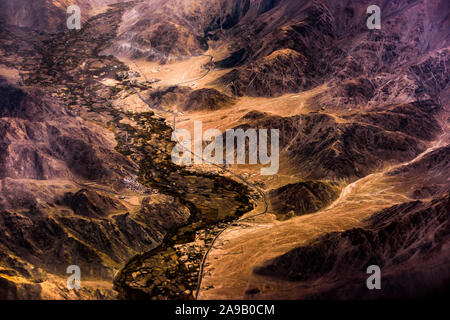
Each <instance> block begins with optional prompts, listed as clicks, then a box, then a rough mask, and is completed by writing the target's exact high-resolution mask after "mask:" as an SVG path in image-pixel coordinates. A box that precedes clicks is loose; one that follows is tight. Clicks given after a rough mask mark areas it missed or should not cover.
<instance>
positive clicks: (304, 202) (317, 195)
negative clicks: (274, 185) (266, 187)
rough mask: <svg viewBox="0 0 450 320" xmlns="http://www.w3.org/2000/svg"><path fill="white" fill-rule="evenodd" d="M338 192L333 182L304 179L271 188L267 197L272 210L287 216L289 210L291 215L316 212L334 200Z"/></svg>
mask: <svg viewBox="0 0 450 320" xmlns="http://www.w3.org/2000/svg"><path fill="white" fill-rule="evenodd" d="M339 193H340V192H339V188H338V187H337V186H336V185H335V184H334V183H327V182H322V181H306V182H299V183H293V184H288V185H286V186H283V187H281V188H278V189H275V190H272V191H271V192H270V193H269V197H270V204H271V208H272V210H273V211H274V212H276V213H280V214H284V215H285V214H288V217H289V214H290V213H291V212H292V213H293V215H303V214H308V213H313V212H317V211H319V210H320V209H323V208H325V207H327V206H328V205H330V204H331V203H332V202H333V201H334V200H336V199H337V197H338V196H339ZM290 217H292V215H291V216H290Z"/></svg>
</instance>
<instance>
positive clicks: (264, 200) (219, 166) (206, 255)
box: [131, 55, 269, 300]
mask: <svg viewBox="0 0 450 320" xmlns="http://www.w3.org/2000/svg"><path fill="white" fill-rule="evenodd" d="M201 56H206V57H209V58H210V61H209V62H210V63H211V62H213V61H214V57H213V56H211V55H201ZM133 63H134V64H135V65H136V67H137V68H138V70H139V72H140V73H141V74H142V76H143V77H144V79H145V80H146V81H148V80H147V78H146V77H145V74H144V73H143V72H142V70H141V69H140V68H139V66H138V65H137V63H136V62H134V61H133ZM210 72H211V68H206V73H205V74H204V75H202V76H201V77H199V78H196V79H192V80H189V81H183V82H181V83H177V84H174V86H178V85H182V84H186V83H190V82H194V81H198V80H201V79H203V78H205V77H206V76H207V75H208V74H209V73H210ZM131 89H132V90H133V92H134V93H135V94H136V95H137V96H138V97H139V99H141V100H142V101H143V102H144V103H145V104H147V106H148V107H149V109H150V110H152V111H158V112H163V113H169V114H171V115H173V129H174V130H175V128H176V121H177V115H178V114H179V113H178V112H177V111H170V110H164V109H162V108H158V107H156V106H153V105H152V104H151V103H149V102H148V101H147V100H145V98H144V97H142V95H141V94H140V92H138V91H137V90H136V89H135V88H133V87H132V86H131ZM174 136H175V140H176V141H175V142H178V143H179V144H180V145H181V146H182V147H183V148H184V149H185V150H186V151H188V152H189V153H190V154H192V155H193V156H194V157H197V158H199V159H201V160H202V161H204V162H205V163H208V164H210V165H213V166H215V167H217V168H220V169H221V170H223V171H225V172H228V173H229V174H231V175H232V176H234V177H235V178H237V179H238V180H240V181H242V182H243V183H244V184H246V185H247V186H249V187H250V188H253V189H254V190H256V191H257V192H258V193H259V195H260V196H261V199H262V201H263V205H264V209H263V211H262V212H260V213H256V214H253V215H251V216H248V217H245V218H242V219H238V220H236V221H234V223H233V224H236V223H239V222H244V221H248V220H250V219H252V218H255V217H258V216H262V215H265V214H266V213H267V211H268V209H269V205H268V202H267V196H266V194H265V192H264V191H263V190H261V189H260V188H259V187H258V186H256V185H255V184H253V183H251V182H250V181H248V180H247V179H246V178H244V177H242V176H240V175H239V174H237V173H235V172H233V171H231V170H229V169H227V168H225V167H222V166H221V165H219V164H217V163H214V162H211V161H209V160H206V159H204V158H203V156H200V155H197V154H196V153H195V152H192V150H190V149H188V148H186V147H185V146H184V145H183V144H182V143H180V141H179V140H178V138H177V136H176V134H175V135H174ZM231 226H232V224H230V225H228V226H227V227H226V228H224V229H223V230H222V231H220V232H219V233H218V234H217V235H216V236H215V237H214V239H213V241H212V242H211V244H210V245H209V247H208V249H207V250H206V252H205V254H204V256H203V259H202V262H201V264H200V271H199V276H198V284H197V290H196V292H195V295H194V297H195V299H196V300H197V299H198V295H199V293H200V289H201V285H202V281H203V278H204V271H205V265H206V260H207V259H208V255H209V253H210V252H211V251H212V249H213V248H214V245H215V244H216V242H217V240H218V239H219V238H220V236H221V235H222V234H223V233H224V232H225V231H226V230H228V229H229V228H230V227H231Z"/></svg>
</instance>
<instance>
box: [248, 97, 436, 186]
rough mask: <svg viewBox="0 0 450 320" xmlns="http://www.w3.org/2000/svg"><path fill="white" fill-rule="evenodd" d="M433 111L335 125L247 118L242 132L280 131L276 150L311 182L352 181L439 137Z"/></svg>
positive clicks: (395, 112)
mask: <svg viewBox="0 0 450 320" xmlns="http://www.w3.org/2000/svg"><path fill="white" fill-rule="evenodd" d="M436 108H437V109H439V107H438V106H437V105H436V104H434V103H430V102H415V103H410V104H402V105H393V106H390V107H386V108H383V109H378V110H377V109H374V110H373V111H371V112H366V113H362V112H360V113H354V114H350V115H347V116H343V119H342V120H340V119H339V118H337V117H333V116H330V115H327V114H323V113H309V114H305V115H300V116H293V117H280V116H274V115H270V114H264V113H259V112H250V113H248V114H247V115H245V116H244V117H242V119H241V122H242V123H243V126H245V127H252V128H280V150H283V154H284V155H285V156H286V157H288V158H289V159H290V160H291V163H293V164H294V165H295V166H296V167H297V168H298V169H299V170H301V172H304V173H305V175H306V176H307V177H309V178H311V179H327V178H330V177H335V178H355V177H363V176H365V175H367V174H368V173H369V172H371V171H373V170H375V169H377V168H380V167H382V165H383V163H388V162H392V161H394V162H402V161H405V160H408V159H409V160H411V159H413V158H414V157H416V156H417V155H419V154H420V153H421V152H423V151H424V150H425V149H426V146H425V144H424V142H423V141H432V140H433V139H435V138H436V137H437V136H438V134H439V133H440V132H441V130H440V128H439V125H438V123H437V121H436V120H435V119H434V118H433V117H430V116H429V115H430V114H433V112H436V110H437V109H436Z"/></svg>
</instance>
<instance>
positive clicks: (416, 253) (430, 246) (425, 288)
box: [255, 194, 450, 299]
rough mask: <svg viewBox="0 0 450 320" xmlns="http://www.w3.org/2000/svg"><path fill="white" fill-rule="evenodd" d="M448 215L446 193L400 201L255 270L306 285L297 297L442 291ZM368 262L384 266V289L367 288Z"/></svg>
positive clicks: (446, 261)
mask: <svg viewBox="0 0 450 320" xmlns="http://www.w3.org/2000/svg"><path fill="white" fill-rule="evenodd" d="M449 215H450V197H449V195H448V194H447V195H445V196H443V197H442V198H438V199H435V200H433V201H429V202H420V201H416V202H409V203H404V204H401V205H396V206H393V207H391V208H388V209H385V210H383V211H381V212H379V213H377V214H375V215H374V216H372V217H370V218H369V219H368V220H367V221H366V225H365V227H363V228H358V229H352V230H348V231H345V232H336V233H331V234H327V235H325V236H323V237H321V238H319V239H316V240H315V241H314V242H312V243H310V244H309V245H306V246H303V247H300V248H297V249H294V250H292V251H290V252H288V253H286V254H284V255H282V256H280V257H278V258H275V259H274V260H273V261H270V262H268V263H267V265H265V266H262V267H260V268H258V269H256V270H255V272H256V273H257V274H260V275H264V276H270V277H277V278H280V279H284V280H287V281H296V282H302V283H304V288H305V289H304V292H305V293H304V294H302V293H301V292H298V293H294V294H293V296H295V297H296V298H300V297H303V298H324V299H336V298H339V299H355V298H364V299H367V298H381V297H383V298H388V297H390V298H395V297H403V298H406V297H409V298H413V297H415V298H417V297H425V296H427V294H433V295H435V296H436V295H443V294H444V293H445V290H446V289H448V284H449V281H450V273H449V270H450V269H449V266H450V260H449V257H450V256H449V253H450V252H449V243H450V226H449V221H450V219H449V218H450V216H449ZM370 265H378V266H379V267H380V268H381V272H382V274H381V275H382V278H381V283H382V290H372V291H369V290H368V289H367V287H366V279H367V277H368V276H369V275H367V273H366V269H367V267H368V266H370ZM314 281H317V282H316V283H315V284H313V282H314ZM310 288H313V291H314V293H311V291H310V290H309V289H310Z"/></svg>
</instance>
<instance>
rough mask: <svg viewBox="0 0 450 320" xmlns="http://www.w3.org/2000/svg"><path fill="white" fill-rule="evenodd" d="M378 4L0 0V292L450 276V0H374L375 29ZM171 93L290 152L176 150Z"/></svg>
mask: <svg viewBox="0 0 450 320" xmlns="http://www.w3.org/2000/svg"><path fill="white" fill-rule="evenodd" d="M71 4H77V5H79V6H80V7H81V9H82V18H83V26H82V29H81V30H80V31H68V30H66V28H65V19H66V8H67V6H68V5H71ZM371 4H373V3H372V2H371V1H369V0H363V1H335V0H275V1H274V0H165V1H163V0H154V1H129V2H127V1H119V0H75V1H66V0H61V1H50V0H39V1H23V0H22V1H10V0H4V1H2V2H1V3H0V96H1V98H2V99H1V101H0V132H1V133H2V134H1V135H0V151H1V152H0V187H1V189H0V190H1V192H0V213H1V214H0V230H1V232H0V240H1V241H0V243H1V244H0V282H1V286H0V298H9V299H18V298H19V299H20V298H26V299H33V298H34V299H36V298H37V299H39V298H64V299H85V298H95V299H102V298H112V297H120V298H123V299H136V298H139V299H140V298H154V299H155V298H156V299H168V298H169V299H192V298H194V292H195V291H196V289H197V286H198V284H199V280H200V288H198V289H199V290H200V297H201V298H385V297H416V296H421V295H424V294H428V293H430V292H431V293H433V294H440V293H441V292H442V290H446V288H448V281H449V275H448V272H446V270H448V263H449V261H448V257H449V252H448V246H449V239H450V238H449V236H448V235H449V231H450V230H449V228H448V223H447V222H448V212H449V210H448V191H449V180H448V169H449V168H448V167H449V157H450V152H449V149H448V145H449V143H450V139H449V121H450V117H449V114H448V112H449V111H450V107H449V104H450V85H449V83H450V76H449V73H448V71H447V70H449V64H450V61H449V59H450V54H449V50H450V47H449V44H450V43H449V42H450V34H449V30H450V19H449V14H448V13H449V12H450V4H449V2H448V1H445V0H433V1H432V0H395V1H391V0H381V1H378V5H379V6H380V8H381V10H382V28H381V29H380V30H369V29H368V28H367V27H366V19H367V17H368V15H367V13H366V9H367V7H368V6H369V5H371ZM106 5H110V6H106ZM56 32H58V33H56ZM207 60H208V61H207ZM164 110H165V111H169V112H165V111H164ZM175 110H178V111H182V112H183V113H182V114H181V113H180V114H179V115H178V121H179V122H178V123H176V127H177V128H178V127H181V128H185V129H191V125H192V123H193V121H194V120H200V121H203V123H204V128H205V129H207V128H218V129H220V130H226V129H230V128H254V129H272V128H273V129H279V130H280V172H279V173H278V174H277V175H274V176H272V177H261V176H260V175H259V174H258V173H257V172H259V171H257V170H255V169H254V168H251V167H249V166H243V167H239V166H228V167H227V166H224V167H220V166H219V167H214V166H207V165H202V166H200V165H194V166H177V165H175V164H173V162H172V161H171V151H172V148H173V147H174V145H175V143H174V141H171V140H172V139H171V138H172V131H173V126H175V124H173V123H172V121H173V111H175ZM258 169H259V168H258ZM236 174H240V176H239V177H240V178H237V176H236ZM266 201H267V202H268V203H269V206H268V208H265V202H266ZM265 209H268V210H265ZM262 211H267V212H265V214H264V215H263V216H261V217H258V218H255V219H248V220H245V221H244V222H242V221H241V222H239V223H234V221H236V219H238V218H239V217H240V216H241V215H246V216H247V217H253V216H254V215H258V214H260V213H261V212H262ZM218 235H220V237H219V238H217V236H218ZM221 239H227V241H222V240H221ZM211 245H214V247H213V248H212V249H211V250H208V249H209V248H210V246H211ZM206 252H209V254H211V255H212V256H213V258H211V257H209V256H206V261H203V258H204V257H205V256H204V255H205V253H206ZM222 253H223V254H222ZM305 261H307V263H306V262H305ZM203 262H205V263H203ZM71 264H76V265H79V266H80V267H81V269H82V272H83V277H84V278H83V279H84V281H86V283H87V284H86V286H85V287H84V288H83V290H81V291H79V292H71V291H69V290H67V289H66V288H65V283H64V281H65V277H66V274H65V269H66V268H67V266H68V265H71ZM369 264H378V265H380V266H381V267H382V269H383V274H386V278H383V279H384V280H383V281H385V282H383V283H385V285H386V291H380V292H375V293H373V294H371V295H367V292H366V291H365V287H364V283H365V282H364V281H363V280H362V279H363V278H364V277H365V276H366V274H365V273H364V271H365V268H366V267H367V265H369ZM204 267H205V268H206V269H204ZM205 270H206V271H205ZM405 270H410V272H405ZM361 272H362V275H361ZM434 274H439V276H434ZM338 275H339V277H338ZM203 278H205V280H204V281H205V282H204V283H202V282H201V280H202V279H203ZM338 278H339V279H338ZM113 281H114V289H113ZM98 288H100V289H99V290H97V289H98ZM281 288H282V289H281ZM114 290H115V291H114Z"/></svg>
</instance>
